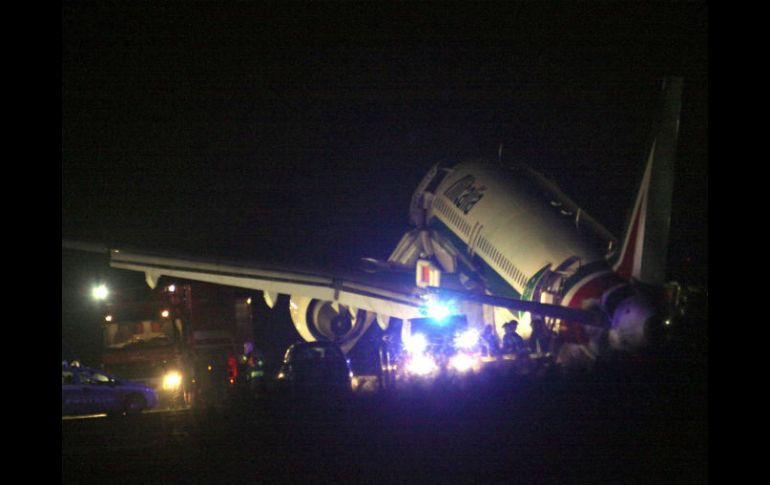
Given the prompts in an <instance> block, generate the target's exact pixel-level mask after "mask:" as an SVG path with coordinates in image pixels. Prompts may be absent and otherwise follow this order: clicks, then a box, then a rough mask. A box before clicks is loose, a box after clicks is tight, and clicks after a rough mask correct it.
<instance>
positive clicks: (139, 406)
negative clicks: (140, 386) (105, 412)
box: [123, 394, 147, 416]
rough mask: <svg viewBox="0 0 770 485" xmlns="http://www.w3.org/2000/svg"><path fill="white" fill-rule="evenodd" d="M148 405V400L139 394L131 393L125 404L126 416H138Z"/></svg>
mask: <svg viewBox="0 0 770 485" xmlns="http://www.w3.org/2000/svg"><path fill="white" fill-rule="evenodd" d="M146 407H147V402H146V401H145V400H144V398H143V397H142V396H140V395H139V394H129V395H128V397H126V402H125V403H124V405H123V412H124V413H125V415H126V416H136V415H137V414H141V413H142V410H144V409H145V408H146Z"/></svg>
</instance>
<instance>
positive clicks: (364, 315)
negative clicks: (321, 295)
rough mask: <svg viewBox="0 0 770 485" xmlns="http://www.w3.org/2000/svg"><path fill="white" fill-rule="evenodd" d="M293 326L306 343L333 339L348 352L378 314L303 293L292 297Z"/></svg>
mask: <svg viewBox="0 0 770 485" xmlns="http://www.w3.org/2000/svg"><path fill="white" fill-rule="evenodd" d="M289 313H290V314H291V319H292V322H294V327H295V328H296V329H297V332H299V334H300V336H301V337H302V338H303V339H304V340H305V341H307V342H314V341H331V342H334V343H336V344H337V345H339V346H340V348H341V349H342V351H343V352H345V353H347V352H348V351H350V349H351V348H353V346H354V345H355V344H356V342H358V339H360V338H361V336H362V335H363V334H364V332H366V330H367V329H368V328H369V326H370V325H371V324H372V322H373V321H374V319H375V314H374V313H372V312H368V311H366V310H357V309H355V308H349V307H346V306H345V305H340V304H338V303H335V302H330V301H323V300H316V299H313V298H308V297H303V296H292V297H291V298H290V299H289Z"/></svg>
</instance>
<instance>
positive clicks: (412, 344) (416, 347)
mask: <svg viewBox="0 0 770 485" xmlns="http://www.w3.org/2000/svg"><path fill="white" fill-rule="evenodd" d="M427 347H428V339H427V338H425V335H423V334H421V333H416V334H414V335H412V336H411V337H409V339H408V340H405V341H404V348H405V349H406V351H407V352H409V353H410V354H412V355H416V354H422V353H423V352H425V349H426V348H427Z"/></svg>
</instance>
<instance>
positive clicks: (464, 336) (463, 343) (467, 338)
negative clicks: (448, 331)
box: [455, 328, 479, 350]
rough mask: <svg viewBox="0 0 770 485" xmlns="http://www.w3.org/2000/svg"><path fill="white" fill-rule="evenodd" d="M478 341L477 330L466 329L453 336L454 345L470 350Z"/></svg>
mask: <svg viewBox="0 0 770 485" xmlns="http://www.w3.org/2000/svg"><path fill="white" fill-rule="evenodd" d="M478 343H479V331H478V330H476V329H475V328H471V329H468V330H466V331H464V332H462V333H461V334H459V335H457V336H456V337H455V345H456V346H457V347H458V348H460V349H463V350H471V349H473V347H475V346H476V344H478Z"/></svg>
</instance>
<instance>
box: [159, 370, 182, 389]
mask: <svg viewBox="0 0 770 485" xmlns="http://www.w3.org/2000/svg"><path fill="white" fill-rule="evenodd" d="M181 385H182V374H180V373H179V372H177V371H171V372H167V373H166V375H164V376H163V390H164V391H178V390H179V388H180V387H181Z"/></svg>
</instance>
